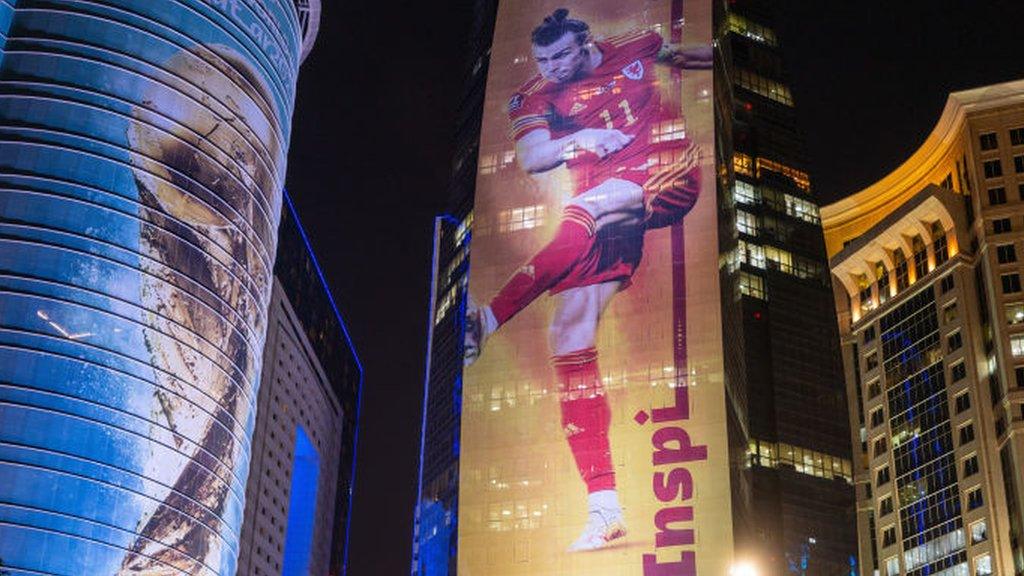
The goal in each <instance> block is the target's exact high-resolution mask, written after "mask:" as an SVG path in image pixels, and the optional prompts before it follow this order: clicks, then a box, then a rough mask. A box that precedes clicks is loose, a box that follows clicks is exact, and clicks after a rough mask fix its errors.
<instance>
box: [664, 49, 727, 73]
mask: <svg viewBox="0 0 1024 576" xmlns="http://www.w3.org/2000/svg"><path fill="white" fill-rule="evenodd" d="M714 60H715V51H714V49H713V48H712V47H711V45H710V44H698V45H692V46H682V45H679V44H665V45H663V46H662V47H661V51H660V52H658V62H664V63H665V64H669V65H671V66H675V67H676V68H683V69H685V70H710V69H711V68H712V67H713V65H714Z"/></svg>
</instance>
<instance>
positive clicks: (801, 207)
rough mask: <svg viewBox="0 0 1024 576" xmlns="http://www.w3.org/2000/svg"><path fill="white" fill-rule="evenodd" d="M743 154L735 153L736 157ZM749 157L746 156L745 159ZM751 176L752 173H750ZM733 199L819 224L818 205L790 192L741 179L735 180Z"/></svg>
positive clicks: (740, 202)
mask: <svg viewBox="0 0 1024 576" xmlns="http://www.w3.org/2000/svg"><path fill="white" fill-rule="evenodd" d="M740 156H744V155H743V154H737V157H740ZM749 158H750V157H749V156H747V159H749ZM750 176H753V174H750ZM733 199H734V200H735V201H736V202H737V203H739V204H746V205H749V206H760V205H764V206H767V207H769V208H771V209H772V210H775V211H776V212H780V213H783V214H786V215H787V216H792V217H793V218H797V219H799V220H803V221H804V222H809V223H811V224H815V225H817V224H820V223H821V216H820V215H819V213H818V206H817V205H815V204H814V203H813V202H809V201H807V200H804V199H803V198H798V197H796V196H793V195H792V194H786V193H784V192H779V191H777V190H774V189H772V188H769V187H767V186H760V187H758V186H754V185H753V184H750V183H749V182H744V181H743V180H736V187H735V188H734V190H733Z"/></svg>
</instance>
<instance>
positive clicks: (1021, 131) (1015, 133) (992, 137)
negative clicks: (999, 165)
mask: <svg viewBox="0 0 1024 576" xmlns="http://www.w3.org/2000/svg"><path fill="white" fill-rule="evenodd" d="M978 139H979V140H980V143H981V149H982V150H983V151H987V150H995V149H996V148H999V135H998V134H997V133H995V132H986V133H984V134H981V135H980V136H979V137H978ZM1010 145H1011V146H1024V128H1013V129H1012V130H1010Z"/></svg>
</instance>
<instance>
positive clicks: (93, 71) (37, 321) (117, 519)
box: [0, 0, 315, 575]
mask: <svg viewBox="0 0 1024 576" xmlns="http://www.w3.org/2000/svg"><path fill="white" fill-rule="evenodd" d="M306 4H308V3H306ZM300 13H302V14H303V15H304V16H305V17H304V21H303V22H300ZM308 15H309V7H308V5H306V6H304V7H298V6H296V5H295V4H293V3H292V2H291V1H290V0H266V1H263V2H258V3H254V2H243V1H240V0H219V1H213V2H205V1H200V0H181V1H174V2H172V1H169V0H154V1H148V2H136V1H128V0H108V1H104V2H79V1H74V0H56V1H46V2H43V1H39V0H0V47H2V50H0V133H2V136H0V230H2V233H0V562H2V566H3V570H4V571H5V572H6V573H10V574H28V573H32V574H37V573H61V574H127V573H146V574H171V573H189V574H211V575H212V574H218V575H231V574H234V573H235V563H236V556H237V554H238V534H239V528H240V524H241V521H242V510H243V503H242V502H243V494H244V488H245V480H246V476H247V472H248V467H249V454H250V437H251V433H252V427H253V418H254V411H255V407H256V388H257V383H258V381H259V372H260V366H261V355H262V349H263V343H264V338H265V332H266V323H267V321H266V314H267V306H268V304H269V301H270V294H271V280H272V271H273V265H274V253H275V244H276V236H277V233H276V231H277V224H278V220H279V217H280V210H281V202H282V200H281V198H282V197H281V192H282V188H283V180H284V173H285V158H286V153H287V149H288V137H289V132H290V121H291V112H292V107H293V105H294V98H295V82H296V75H297V73H298V67H299V63H300V59H301V57H302V55H303V46H304V43H305V47H306V48H307V49H308V46H309V42H308V40H309V37H308V35H306V36H305V37H304V30H305V31H309V30H315V26H311V25H310V24H311V22H312V21H311V20H310V19H309V18H308Z"/></svg>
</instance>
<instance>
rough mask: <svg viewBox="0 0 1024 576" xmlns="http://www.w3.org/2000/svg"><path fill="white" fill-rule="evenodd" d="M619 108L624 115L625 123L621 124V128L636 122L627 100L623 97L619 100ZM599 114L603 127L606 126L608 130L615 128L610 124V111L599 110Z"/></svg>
mask: <svg viewBox="0 0 1024 576" xmlns="http://www.w3.org/2000/svg"><path fill="white" fill-rule="evenodd" d="M619 108H622V113H623V114H624V115H625V116H626V123H625V124H624V125H623V128H625V127H626V126H632V125H633V123H634V122H636V116H633V110H632V108H630V107H629V101H628V100H626V99H625V98H623V99H622V100H621V101H619ZM600 116H601V119H602V120H604V125H605V127H607V128H608V129H609V130H612V129H614V128H615V126H614V125H612V113H611V112H609V111H608V110H601V114H600Z"/></svg>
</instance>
